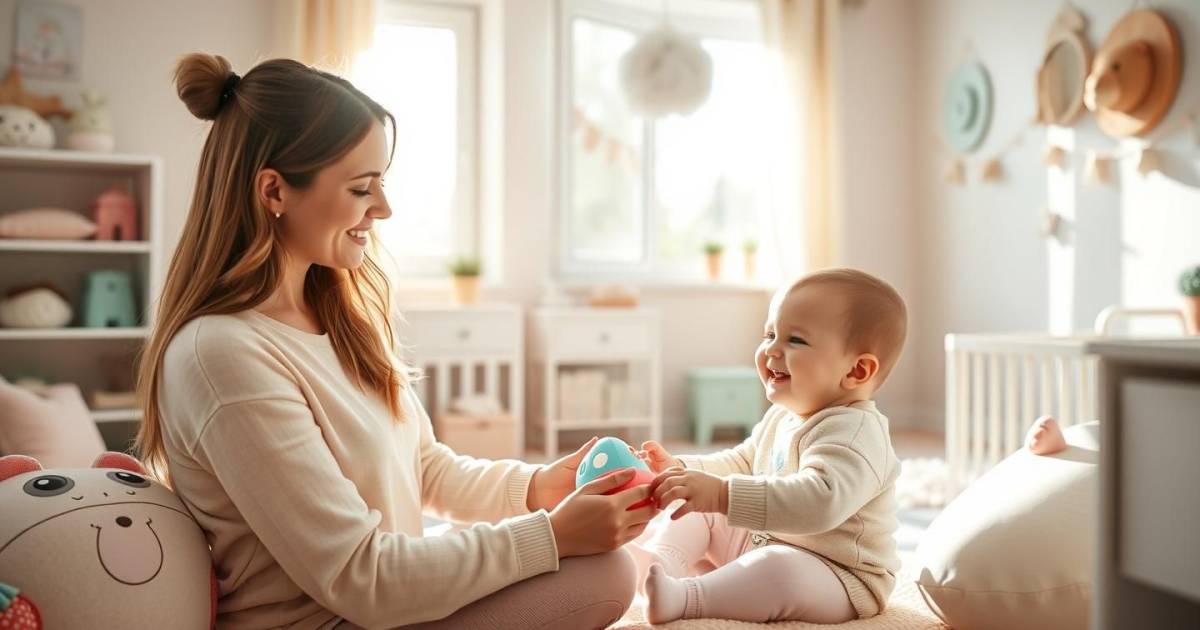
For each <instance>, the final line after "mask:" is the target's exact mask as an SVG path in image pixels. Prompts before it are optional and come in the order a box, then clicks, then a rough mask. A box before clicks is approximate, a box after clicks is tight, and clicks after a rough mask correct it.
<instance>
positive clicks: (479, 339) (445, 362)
mask: <svg viewBox="0 0 1200 630" xmlns="http://www.w3.org/2000/svg"><path fill="white" fill-rule="evenodd" d="M402 315H403V321H401V322H400V323H399V326H398V328H397V330H398V332H399V336H400V340H401V342H402V343H403V344H404V346H405V348H404V357H405V359H407V360H408V361H410V362H411V363H412V364H413V365H415V366H416V367H418V368H421V369H422V370H424V371H425V375H426V380H425V381H424V382H423V383H422V384H421V385H422V386H420V387H418V390H417V391H418V392H419V393H420V398H421V403H422V404H423V405H425V409H426V411H428V412H429V415H430V417H432V418H433V419H434V422H435V426H436V422H437V418H438V415H439V414H442V413H444V412H445V411H446V410H447V409H448V408H449V405H450V403H451V402H452V401H453V400H454V398H456V397H458V396H462V395H464V394H469V393H478V394H487V395H491V396H495V397H496V398H497V399H498V400H499V401H500V403H501V405H502V406H503V407H504V408H505V409H506V410H507V411H508V412H509V413H511V414H512V415H513V416H514V417H515V418H516V420H517V427H516V435H515V443H514V444H513V448H512V451H511V456H512V457H520V456H521V455H522V454H523V453H524V451H525V422H524V417H525V404H524V403H525V400H524V394H525V382H524V380H523V379H524V360H525V359H524V347H525V331H524V326H523V321H522V319H523V312H522V310H521V307H520V306H518V305H515V304H480V305H476V306H466V307H455V306H441V305H434V306H414V307H406V308H404V309H402Z"/></svg>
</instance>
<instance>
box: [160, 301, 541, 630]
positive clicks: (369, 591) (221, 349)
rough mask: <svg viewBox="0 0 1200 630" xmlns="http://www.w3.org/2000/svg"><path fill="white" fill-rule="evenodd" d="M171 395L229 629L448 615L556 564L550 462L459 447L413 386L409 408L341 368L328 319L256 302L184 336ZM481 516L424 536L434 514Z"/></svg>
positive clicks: (170, 373)
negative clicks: (536, 479)
mask: <svg viewBox="0 0 1200 630" xmlns="http://www.w3.org/2000/svg"><path fill="white" fill-rule="evenodd" d="M161 385H162V387H161V388H160V392H161V394H160V398H159V402H160V404H161V405H162V425H163V432H164V434H165V440H166V447H167V454H168V458H169V468H170V473H171V475H172V477H173V479H174V484H175V490H176V491H177V492H178V493H179V496H180V498H181V499H183V502H184V503H185V504H186V505H187V507H188V509H189V510H191V512H192V515H193V516H195V517H196V520H197V521H198V522H199V523H200V526H201V527H202V528H203V529H204V531H205V533H206V534H207V536H208V541H209V543H210V545H211V546H212V552H213V559H214V561H215V565H216V570H217V579H218V583H219V589H220V602H219V606H218V614H219V616H218V619H217V622H218V625H219V626H220V627H221V628H274V627H288V628H301V629H310V628H318V627H320V626H322V625H323V624H325V623H326V622H328V621H329V620H331V619H333V618H334V617H336V616H340V617H344V618H345V619H347V620H349V621H352V622H354V623H356V624H358V625H360V626H364V627H367V628H391V627H394V626H399V625H403V624H408V623H414V622H419V621H426V620H431V619H438V618H441V617H444V616H446V615H448V614H449V613H451V612H453V611H455V610H457V609H458V608H460V607H462V606H463V605H465V604H467V603H470V602H472V601H475V600H477V599H479V598H481V597H483V596H485V595H487V594H489V593H491V592H494V591H496V590H499V589H501V588H503V587H505V586H507V585H509V584H512V583H514V582H517V581H519V580H522V579H525V578H528V577H531V576H534V575H537V574H540V573H545V572H547V571H555V570H557V568H558V552H557V549H556V547H555V543H554V535H553V531H552V530H551V528H550V520H549V518H548V516H547V514H546V513H545V512H544V511H539V512H536V513H532V514H530V513H528V510H527V509H526V506H525V498H526V491H527V490H528V487H529V479H530V476H531V475H532V474H533V471H534V470H535V468H536V467H534V466H531V465H528V464H522V463H520V462H515V461H497V462H488V461H483V460H475V459H472V458H469V457H463V456H456V455H455V454H454V453H453V452H451V451H450V449H448V448H447V447H445V446H443V445H442V444H439V443H438V442H437V441H436V440H434V437H433V432H432V429H431V427H430V423H429V417H428V416H427V415H426V414H425V412H424V410H423V409H422V408H421V405H420V402H419V401H418V400H417V399H416V397H415V396H414V395H413V394H412V393H411V391H408V392H406V393H405V398H404V406H405V413H406V418H405V419H404V421H403V422H401V423H399V424H395V423H393V421H392V419H391V417H390V416H389V414H388V412H387V409H386V406H385V404H384V403H383V402H382V401H381V400H379V399H378V398H377V397H375V396H372V395H367V394H364V393H363V391H362V390H360V389H359V388H357V387H356V386H355V385H354V384H353V383H351V382H350V380H349V379H348V377H347V376H346V374H345V373H344V372H343V371H342V368H341V365H340V364H339V363H338V360H337V357H336V356H335V354H334V352H333V348H332V346H331V345H330V341H329V339H328V337H327V336H326V335H315V334H310V333H305V332H302V331H299V330H297V329H294V328H291V327H289V326H286V325H284V324H282V323H280V322H277V321H275V320H273V319H271V318H269V317H267V316H265V315H262V314H260V313H257V312H255V311H245V312H243V313H238V314H235V315H219V316H206V317H200V318H198V319H196V320H194V321H192V322H190V323H188V324H187V325H186V326H184V327H183V328H182V329H181V330H180V331H179V333H178V334H177V335H176V336H175V338H174V339H173V340H172V341H171V343H170V345H169V347H168V349H167V353H166V359H165V363H164V370H163V376H162V383H161ZM423 510H426V511H429V512H431V513H436V514H438V515H440V516H443V517H445V518H448V519H452V520H455V521H460V522H477V521H487V522H496V521H499V523H498V524H478V525H475V526H473V527H471V528H470V529H468V530H466V531H462V532H452V533H448V534H445V535H442V536H438V537H433V538H422V537H421V532H422V523H421V513H422V511H423Z"/></svg>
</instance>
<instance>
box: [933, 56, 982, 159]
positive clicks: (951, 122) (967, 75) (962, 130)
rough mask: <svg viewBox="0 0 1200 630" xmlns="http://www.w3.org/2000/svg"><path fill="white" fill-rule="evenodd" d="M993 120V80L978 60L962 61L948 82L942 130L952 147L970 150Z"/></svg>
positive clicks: (965, 151) (943, 101)
mask: <svg viewBox="0 0 1200 630" xmlns="http://www.w3.org/2000/svg"><path fill="white" fill-rule="evenodd" d="M991 121H992V83H991V81H990V80H989V79H988V74H987V70H985V69H984V67H983V65H981V64H980V63H979V62H977V61H969V62H967V63H964V64H962V65H960V66H959V67H958V68H956V69H955V70H954V73H953V74H951V75H950V80H949V81H948V82H947V83H946V94H945V97H944V98H943V100H942V133H943V135H944V136H945V138H946V143H947V144H949V145H950V148H952V149H954V150H955V151H957V152H959V153H969V152H971V151H973V150H974V149H975V148H976V147H978V146H979V143H980V142H982V141H983V137H984V136H985V135H987V131H988V125H989V124H991Z"/></svg>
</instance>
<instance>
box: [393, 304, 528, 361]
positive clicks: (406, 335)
mask: <svg viewBox="0 0 1200 630" xmlns="http://www.w3.org/2000/svg"><path fill="white" fill-rule="evenodd" d="M405 318H406V319H407V320H408V322H407V325H405V326H404V327H403V329H402V331H401V340H402V341H403V343H404V345H405V346H408V347H409V348H411V349H412V351H413V352H414V353H416V354H417V355H418V356H420V355H422V354H425V353H428V352H435V353H437V354H455V353H461V354H464V355H472V354H478V353H480V352H510V351H515V350H517V349H518V348H519V347H520V344H521V339H520V338H519V336H520V334H521V327H520V326H519V325H518V321H519V320H518V319H517V316H516V315H514V314H508V313H473V312H469V311H468V312H453V311H446V312H437V311H421V312H414V313H408V314H406V315H405Z"/></svg>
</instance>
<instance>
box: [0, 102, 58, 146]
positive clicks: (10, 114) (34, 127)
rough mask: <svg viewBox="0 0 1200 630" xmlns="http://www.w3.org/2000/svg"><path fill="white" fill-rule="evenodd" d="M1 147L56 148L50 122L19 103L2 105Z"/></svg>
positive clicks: (0, 121) (0, 113)
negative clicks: (18, 104)
mask: <svg viewBox="0 0 1200 630" xmlns="http://www.w3.org/2000/svg"><path fill="white" fill-rule="evenodd" d="M0 147H31V148H35V149H51V148H54V129H53V128H52V127H51V126H50V123H48V122H46V121H45V120H43V119H42V118H41V117H40V116H38V115H37V114H35V113H33V110H31V109H28V108H25V107H19V106H17V105H0Z"/></svg>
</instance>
